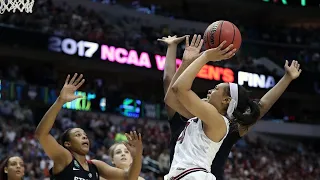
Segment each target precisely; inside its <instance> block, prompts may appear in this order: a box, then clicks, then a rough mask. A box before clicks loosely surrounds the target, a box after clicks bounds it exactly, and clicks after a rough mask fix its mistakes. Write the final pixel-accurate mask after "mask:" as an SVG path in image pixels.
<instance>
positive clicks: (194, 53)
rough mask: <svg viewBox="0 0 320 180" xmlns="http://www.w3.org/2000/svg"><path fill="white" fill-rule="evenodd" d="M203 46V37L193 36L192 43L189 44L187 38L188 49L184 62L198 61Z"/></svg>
mask: <svg viewBox="0 0 320 180" xmlns="http://www.w3.org/2000/svg"><path fill="white" fill-rule="evenodd" d="M202 45H203V39H201V35H196V34H195V35H193V38H192V40H191V43H189V36H187V37H186V48H185V50H184V52H183V57H182V60H183V61H191V62H192V61H194V60H195V59H197V58H198V57H199V56H200V55H201V53H200V51H201V48H202Z"/></svg>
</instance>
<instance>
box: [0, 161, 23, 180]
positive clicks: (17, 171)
mask: <svg viewBox="0 0 320 180" xmlns="http://www.w3.org/2000/svg"><path fill="white" fill-rule="evenodd" d="M4 170H5V173H7V175H8V179H22V177H23V176H24V163H23V160H22V159H21V158H20V157H18V156H14V157H11V158H9V160H8V165H7V167H5V169H4Z"/></svg>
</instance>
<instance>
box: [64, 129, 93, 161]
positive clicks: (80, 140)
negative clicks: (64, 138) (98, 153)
mask: <svg viewBox="0 0 320 180" xmlns="http://www.w3.org/2000/svg"><path fill="white" fill-rule="evenodd" d="M69 133H70V134H69V137H70V143H71V150H72V151H75V152H76V153H78V154H81V155H86V154H87V153H88V152H89V148H90V141H89V139H88V137H87V134H86V133H85V132H84V130H83V129H81V128H73V129H71V130H70V132H69Z"/></svg>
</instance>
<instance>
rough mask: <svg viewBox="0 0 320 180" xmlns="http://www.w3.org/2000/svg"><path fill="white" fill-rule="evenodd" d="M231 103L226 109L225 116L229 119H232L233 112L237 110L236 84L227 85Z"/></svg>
mask: <svg viewBox="0 0 320 180" xmlns="http://www.w3.org/2000/svg"><path fill="white" fill-rule="evenodd" d="M229 88H230V95H231V101H230V103H229V106H228V109H227V115H228V117H229V118H231V119H234V116H233V112H234V110H236V109H237V105H238V84H235V83H229Z"/></svg>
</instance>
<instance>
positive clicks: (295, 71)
mask: <svg viewBox="0 0 320 180" xmlns="http://www.w3.org/2000/svg"><path fill="white" fill-rule="evenodd" d="M284 69H285V70H286V74H285V76H286V77H288V78H290V79H291V80H294V79H297V78H298V77H299V76H300V74H301V71H302V70H301V69H300V64H299V63H298V61H296V60H293V61H292V62H291V65H290V66H289V62H288V60H286V63H285V64H284Z"/></svg>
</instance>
